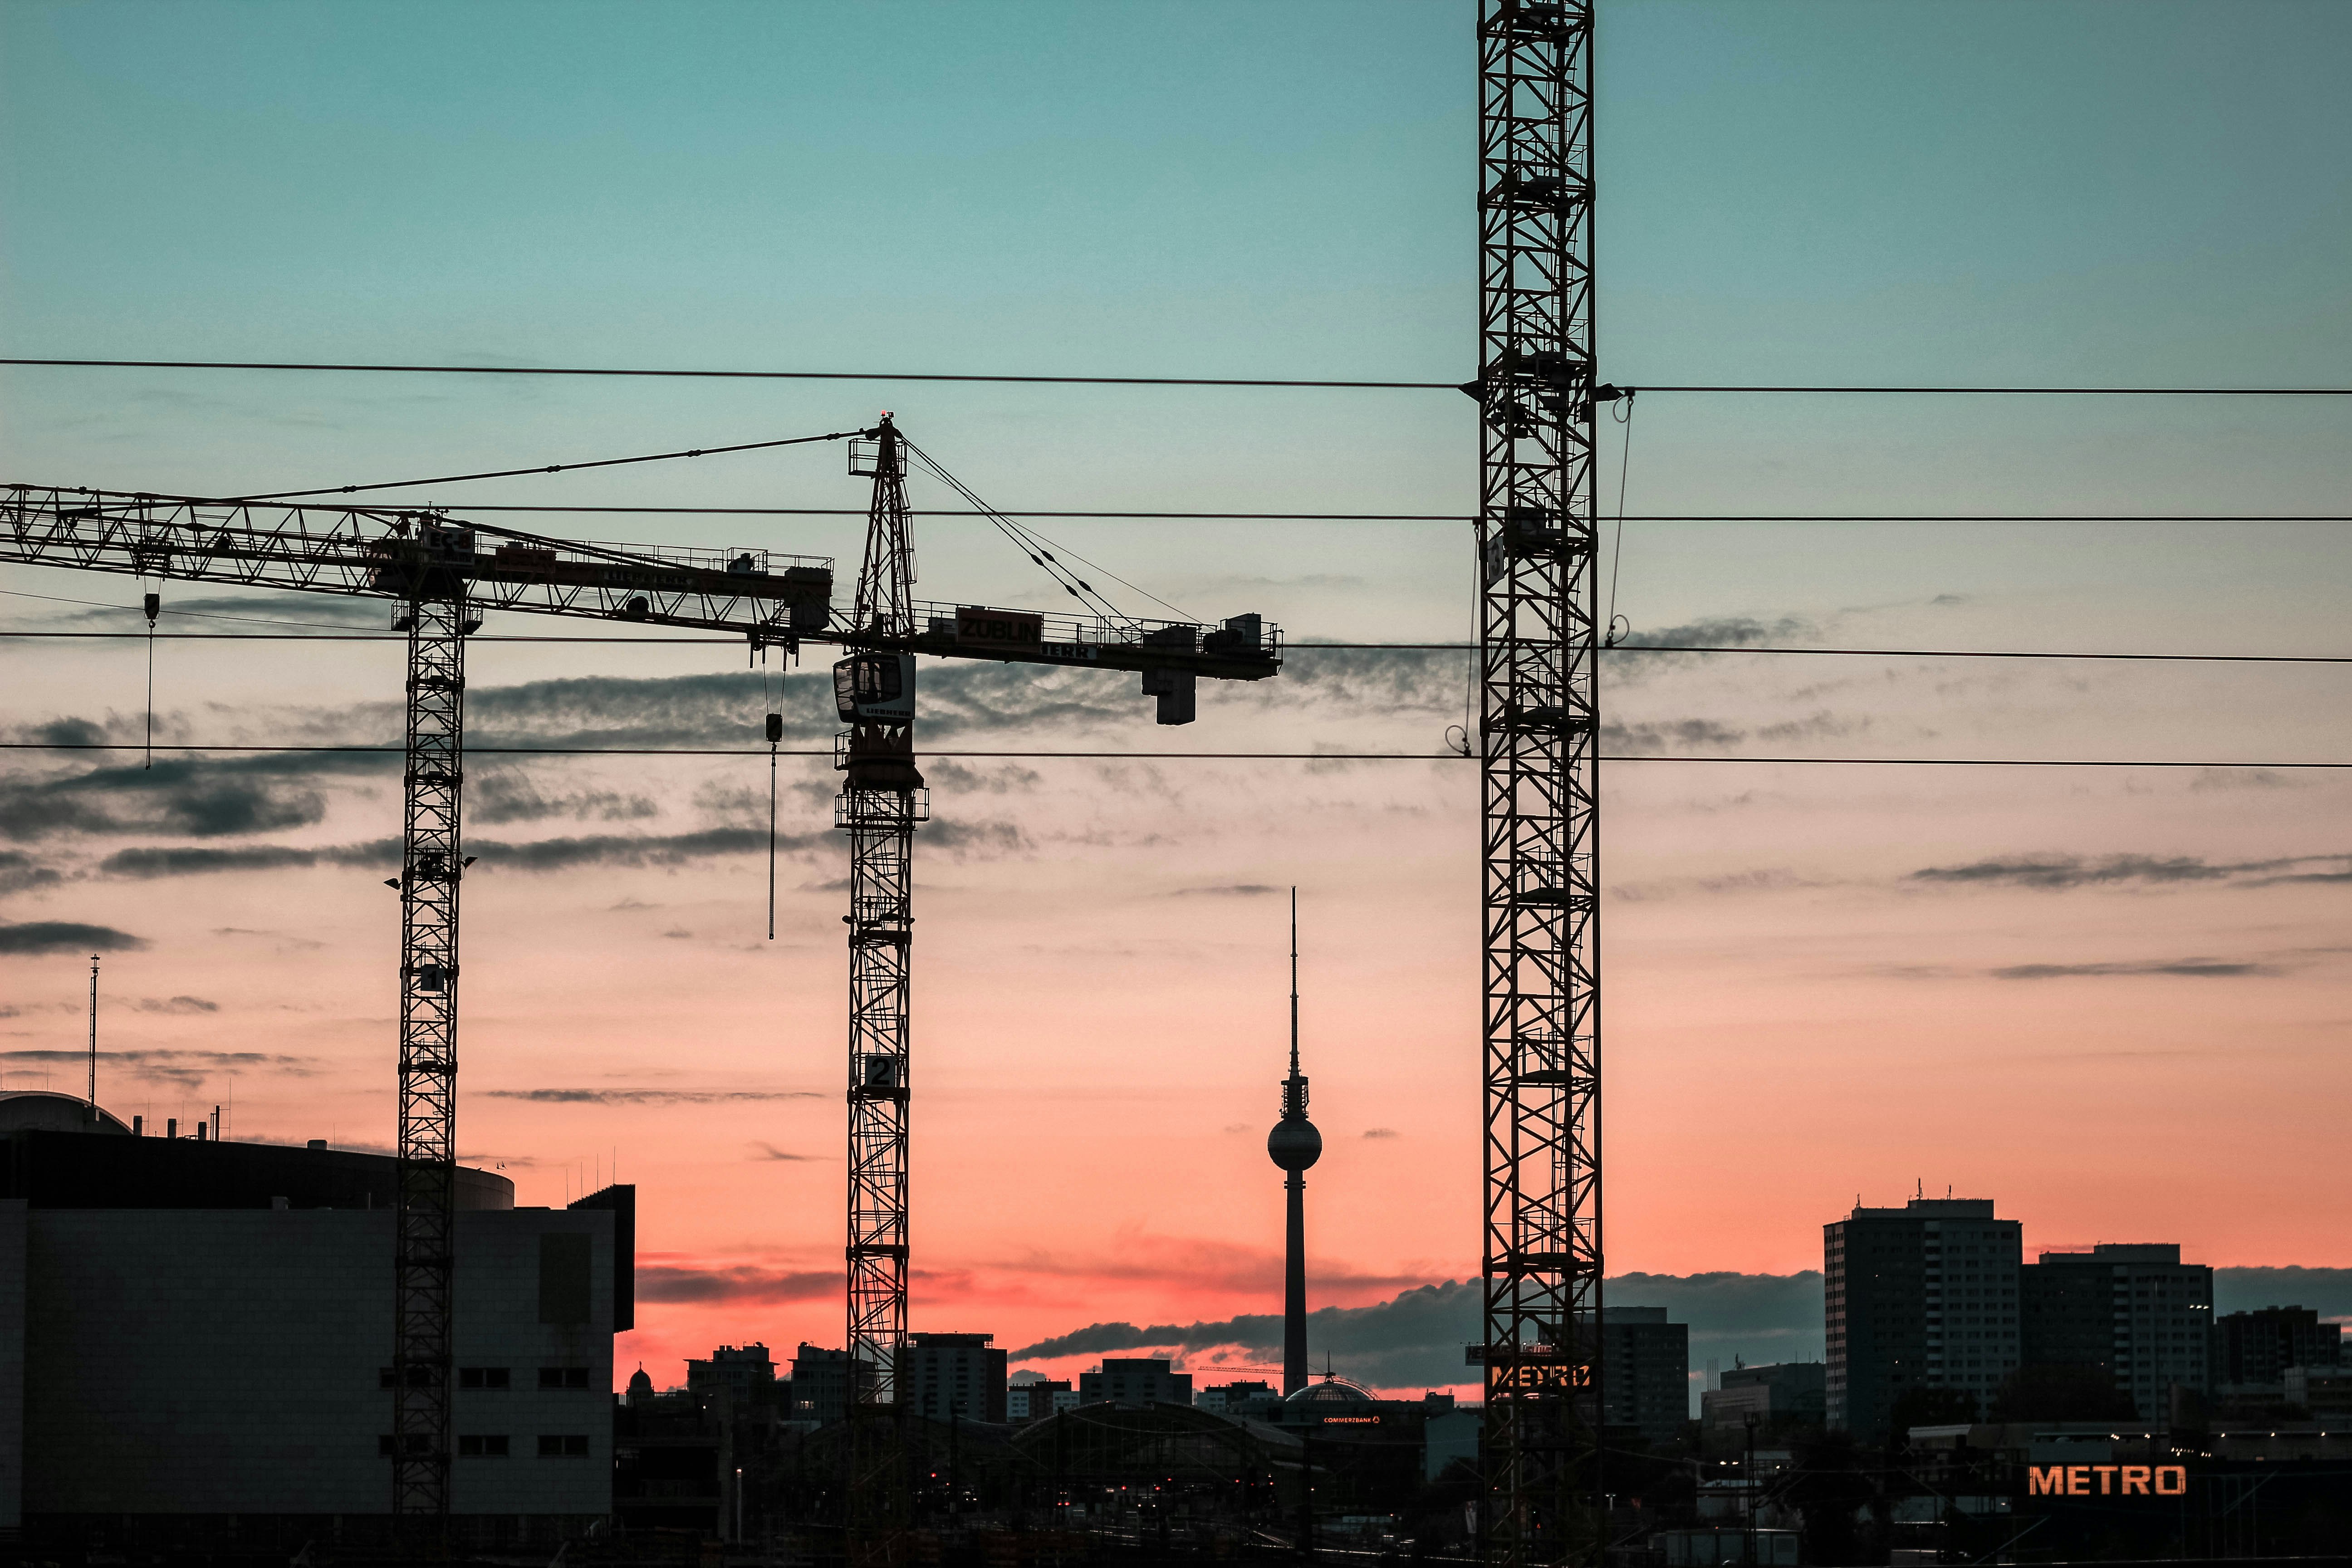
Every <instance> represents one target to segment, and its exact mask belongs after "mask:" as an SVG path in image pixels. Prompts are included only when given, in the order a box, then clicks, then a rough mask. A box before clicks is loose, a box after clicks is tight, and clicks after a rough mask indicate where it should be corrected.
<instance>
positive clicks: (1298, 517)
mask: <svg viewBox="0 0 2352 1568" xmlns="http://www.w3.org/2000/svg"><path fill="white" fill-rule="evenodd" d="M819 438H820V439H822V437H819ZM751 445H752V446H753V447H759V446H788V445H791V443H789V442H754V443H752V444H751ZM748 449H750V448H748V447H703V448H701V449H700V450H699V451H694V452H672V453H666V454H660V456H666V457H683V458H693V457H708V456H709V455H710V454H712V453H714V452H722V451H743V450H748ZM615 460H616V461H621V462H652V461H656V458H619V459H615ZM599 466H601V465H598V464H594V463H570V464H557V465H556V466H555V467H554V468H515V469H511V470H508V471H505V472H500V473H495V474H469V475H463V476H459V477H460V478H465V479H508V478H512V477H515V476H517V475H530V474H543V473H551V472H558V471H562V470H563V469H566V468H596V467H599ZM411 482H413V483H415V484H431V483H433V482H434V481H433V480H430V479H418V480H415V481H411ZM453 482H454V481H453ZM368 488H372V489H398V488H402V487H400V486H397V485H384V486H375V487H368ZM340 493H341V491H340V490H338V491H327V490H303V491H292V492H289V494H300V495H325V494H340ZM157 499H158V500H205V499H208V498H205V497H184V496H168V497H164V496H159V497H158V498H157ZM243 499H245V500H276V499H284V498H282V497H269V496H247V497H245V498H243ZM404 510H436V509H434V508H431V507H429V506H427V505H426V503H423V502H417V503H414V504H412V505H411V506H410V507H408V508H405V509H404ZM448 510H464V511H466V512H467V513H469V514H470V513H474V512H490V511H544V512H581V513H614V514H621V515H629V516H645V517H864V516H865V515H866V512H865V510H864V509H863V508H860V507H846V506H523V505H515V504H510V503H505V502H501V503H499V504H497V505H482V504H478V503H475V502H471V501H468V502H465V503H463V504H462V506H458V507H452V508H449V509H448ZM912 515H914V516H916V517H919V518H924V519H927V520H928V519H931V518H950V517H954V518H983V519H986V518H997V517H1008V518H1015V519H1018V518H1030V517H1059V518H1092V519H1097V520H1099V521H1169V522H1475V521H1478V519H1477V517H1476V515H1475V514H1474V513H1471V512H1454V511H1079V510H1053V509H1045V508H1038V507H1008V508H1005V509H1004V510H1001V511H983V510H975V509H962V508H943V509H940V510H929V509H927V508H923V507H917V508H915V509H913V512H912ZM1625 521H1627V522H2109V523H2174V522H2200V523H2218V522H2352V512H2326V513H2310V512H2291V513H2276V512H2164V513H2144V514H2136V515H2130V516H2117V515H2114V514H2111V513H2101V512H1944V513H1925V512H1909V513H1899V512H1698V511H1694V512H1654V513H1650V514H1648V515H1643V514H1640V513H1633V512H1629V513H1627V514H1626V516H1625Z"/></svg>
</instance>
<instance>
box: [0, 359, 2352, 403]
mask: <svg viewBox="0 0 2352 1568" xmlns="http://www.w3.org/2000/svg"><path fill="white" fill-rule="evenodd" d="M0 364H14V365H47V366H63V367H74V368H80V369H91V370H276V371H321V372H366V373H371V374H399V375H589V376H598V375H603V376H654V377H663V378H672V379H699V380H717V381H950V382H953V381H967V382H1001V383H1011V384H1033V385H1065V386H1297V387H1354V388H1365V389H1370V390H1377V391H1396V392H1460V391H1463V390H1465V387H1464V384H1462V383H1460V382H1453V381H1340V380H1329V379H1323V378H1303V377H1301V378H1290V377H1274V376H1210V375H1002V374H950V373H942V372H936V371H880V370H685V369H647V368H638V367H625V366H614V365H519V364H346V363H319V362H310V361H289V360H196V359H31V358H0ZM1472 385H1473V386H1475V383H1473V384H1472ZM1626 390H1628V391H1633V392H1649V393H1660V392H1672V393H1732V394H1767V393H1896V394H1904V395H1930V396H1934V395H1943V396H1988V395H1990V396H2001V397H2347V396H2352V386H1795V385H1790V386H1762V385H1753V386H1731V385H1717V386H1696V385H1694V386H1647V385H1633V386H1629V387H1627V388H1626Z"/></svg>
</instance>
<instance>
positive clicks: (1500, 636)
mask: <svg viewBox="0 0 2352 1568" xmlns="http://www.w3.org/2000/svg"><path fill="white" fill-rule="evenodd" d="M1478 56H1479V102H1478V135H1479V150H1478V171H1479V195H1478V229H1479V279H1478V302H1479V360H1478V363H1479V373H1478V380H1477V381H1475V382H1474V383H1472V384H1469V385H1468V386H1466V387H1465V388H1464V390H1465V392H1468V393H1470V394H1471V395H1474V396H1475V397H1476V398H1477V399H1478V400H1479V404H1480V409H1481V420H1480V447H1479V487H1480V490H1479V507H1478V532H1477V542H1478V563H1477V572H1478V582H1479V584H1480V587H1479V598H1478V612H1479V624H1478V648H1479V652H1478V658H1479V677H1480V679H1479V693H1480V698H1479V738H1478V745H1479V754H1480V762H1481V768H1480V773H1481V803H1482V821H1481V831H1482V839H1481V843H1482V863H1483V873H1482V889H1483V900H1482V901H1483V909H1484V931H1483V938H1484V950H1485V958H1484V984H1483V991H1484V1018H1483V1049H1482V1057H1481V1059H1482V1061H1483V1064H1484V1094H1483V1100H1484V1106H1485V1122H1486V1137H1485V1161H1484V1163H1485V1169H1486V1184H1485V1185H1486V1204H1485V1209H1486V1219H1485V1245H1484V1259H1483V1267H1482V1273H1483V1279H1484V1290H1483V1296H1484V1310H1485V1319H1484V1323H1483V1325H1482V1331H1481V1334H1480V1343H1479V1345H1478V1346H1477V1347H1475V1349H1474V1350H1473V1352H1472V1355H1473V1358H1474V1359H1475V1360H1477V1361H1480V1362H1482V1363H1484V1365H1485V1368H1486V1430H1485V1434H1484V1436H1485V1441H1484V1444H1483V1446H1482V1447H1483V1463H1484V1467H1485V1482H1486V1507H1485V1509H1484V1510H1482V1513H1481V1518H1480V1525H1481V1529H1482V1531H1483V1534H1484V1536H1485V1541H1486V1547H1487V1549H1488V1551H1490V1552H1492V1553H1493V1555H1494V1556H1495V1557H1496V1560H1497V1561H1499V1562H1502V1563H1509V1564H1513V1565H1518V1564H1538V1563H1580V1564H1582V1563H1591V1564H1597V1563H1600V1562H1601V1548H1602V1544H1603V1542H1604V1541H1605V1538H1606V1531H1605V1528H1604V1524H1605V1514H1604V1513H1603V1511H1602V1500H1601V1489H1600V1479H1601V1442H1600V1437H1601V1338H1600V1336H1601V1122H1600V1108H1601V1100H1600V1088H1601V1080H1600V1067H1601V1009H1600V1000H1601V989H1600V987H1601V977H1600V940H1601V928H1600V900H1599V890H1600V880H1599V878H1600V867H1599V827H1600V769H1599V756H1598V751H1597V745H1596V742H1597V739H1598V732H1599V729H1598V724H1599V720H1598V691H1597V685H1596V674H1597V664H1598V651H1599V647H1600V643H1601V635H1602V631H1603V628H1602V627H1601V626H1600V624H1599V616H1600V611H1599V596H1598V593H1597V589H1598V585H1599V574H1598V561H1599V555H1598V551H1597V550H1596V548H1595V542H1596V531H1595V527H1594V517H1593V512H1594V508H1593V492H1594V483H1593V480H1594V474H1593V431H1594V423H1593V407H1594V403H1595V401H1596V399H1599V400H1608V399H1611V398H1614V397H1615V396H1616V395H1617V393H1616V390H1615V389H1614V388H1612V387H1605V386H1604V387H1597V388H1596V386H1595V384H1594V380H1593V365H1592V357H1593V292H1592V112H1591V110H1592V101H1591V82H1592V13H1591V5H1590V0H1480V5H1479V16H1478Z"/></svg>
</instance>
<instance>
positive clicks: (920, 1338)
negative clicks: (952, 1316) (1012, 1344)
mask: <svg viewBox="0 0 2352 1568" xmlns="http://www.w3.org/2000/svg"><path fill="white" fill-rule="evenodd" d="M994 1338H995V1336H994V1335H993V1334H937V1333H919V1334H911V1335H909V1336H908V1343H907V1345H906V1346H905V1348H903V1349H902V1350H900V1351H899V1352H898V1387H899V1389H900V1390H901V1391H902V1392H901V1393H900V1394H899V1397H900V1398H902V1399H904V1400H906V1401H907V1402H908V1403H907V1408H908V1409H909V1410H911V1411H913V1412H914V1413H915V1414H916V1415H928V1416H929V1417H930V1418H931V1419H932V1420H934V1421H945V1420H947V1419H948V1418H950V1416H961V1417H962V1418H963V1419H964V1420H966V1421H1002V1420H1003V1419H1004V1416H1005V1410H1004V1394H1005V1388H1004V1352H1003V1351H1000V1350H993V1349H992V1348H990V1342H991V1341H992V1340H993V1339H994Z"/></svg>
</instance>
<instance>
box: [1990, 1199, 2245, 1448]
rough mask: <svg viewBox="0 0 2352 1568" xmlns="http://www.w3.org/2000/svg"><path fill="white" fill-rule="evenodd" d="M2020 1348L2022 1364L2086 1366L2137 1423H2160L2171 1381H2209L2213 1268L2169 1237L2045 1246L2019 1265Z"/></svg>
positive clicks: (2197, 1388)
mask: <svg viewBox="0 0 2352 1568" xmlns="http://www.w3.org/2000/svg"><path fill="white" fill-rule="evenodd" d="M2018 1284H2019V1293H2018V1300H2019V1306H2020V1309H2021V1310H2020V1316H2021V1319H2022V1322H2021V1329H2022V1331H2023V1333H2022V1338H2021V1354H2022V1357H2023V1361H2024V1363H2025V1364H2026V1365H2029V1366H2085V1367H2096V1368H2097V1369H2099V1370H2100V1371H2101V1372H2103V1373H2106V1374H2107V1375H2109V1376H2111V1377H2113V1378H2114V1379H2115V1381H2116V1387H2117V1388H2119V1389H2121V1390H2122V1391H2123V1392H2124V1393H2125V1394H2128V1395H2129V1396H2130V1398H2131V1401H2132V1405H2133V1408H2134V1409H2136V1410H2137V1412H2138V1413H2139V1417H2140V1419H2141V1420H2143V1421H2163V1420H2165V1419H2167V1417H2168V1413H2169V1412H2170V1410H2171V1408H2172V1404H2173V1399H2174V1394H2173V1391H2174V1390H2175V1389H2182V1390H2187V1391H2191V1392H2194V1393H2196V1394H2203V1393H2204V1392H2205V1391H2206V1389H2207V1387H2208V1385H2209V1368H2210V1360H2211V1350H2210V1339H2211V1336H2212V1330H2213V1271H2212V1270H2211V1269H2210V1268H2206V1267H2204V1266H2203V1265H2202V1264H2194V1263H2183V1262H2181V1261H2180V1248H2179V1247H2177V1246H2175V1245H2172V1244H2170V1243H2164V1244H2161V1245H2158V1244H2153V1243H2112V1242H2102V1243H2100V1244H2099V1245H2098V1246H2096V1247H2093V1248H2092V1249H2091V1250H2090V1251H2088V1252H2045V1253H2043V1254H2042V1258H2041V1261H2040V1262H2038V1263H2029V1264H2027V1265H2026V1266H2025V1267H2024V1268H2021V1269H2020V1270H2019V1274H2018Z"/></svg>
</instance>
